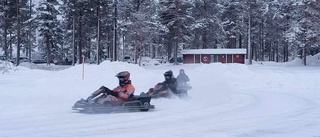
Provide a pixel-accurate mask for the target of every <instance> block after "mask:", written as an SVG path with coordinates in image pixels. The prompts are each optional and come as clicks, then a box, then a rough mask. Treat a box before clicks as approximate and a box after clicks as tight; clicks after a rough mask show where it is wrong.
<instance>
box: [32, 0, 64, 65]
mask: <svg viewBox="0 0 320 137" xmlns="http://www.w3.org/2000/svg"><path fill="white" fill-rule="evenodd" d="M58 5H59V3H58V1H57V0H46V1H43V2H41V3H39V7H38V8H37V12H38V15H37V23H38V27H39V33H40V34H39V36H41V37H42V39H41V41H40V43H39V44H40V45H41V46H40V47H39V48H40V49H41V50H42V51H44V52H45V53H46V58H47V64H50V62H51V61H52V59H53V58H55V57H56V56H59V52H60V51H61V50H60V48H61V45H62V43H61V38H62V34H61V33H62V30H61V29H60V28H59V20H58V15H59V11H58V10H57V9H56V6H58Z"/></svg>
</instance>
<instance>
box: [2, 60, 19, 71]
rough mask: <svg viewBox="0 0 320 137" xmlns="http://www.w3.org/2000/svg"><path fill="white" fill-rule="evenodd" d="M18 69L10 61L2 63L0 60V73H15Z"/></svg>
mask: <svg viewBox="0 0 320 137" xmlns="http://www.w3.org/2000/svg"><path fill="white" fill-rule="evenodd" d="M15 70H16V67H15V66H14V65H13V64H12V63H11V62H8V61H1V60H0V73H1V74H3V73H10V72H11V71H15Z"/></svg>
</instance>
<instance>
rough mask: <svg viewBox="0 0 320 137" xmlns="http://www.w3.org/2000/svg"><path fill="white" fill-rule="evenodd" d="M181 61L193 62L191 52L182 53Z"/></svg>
mask: <svg viewBox="0 0 320 137" xmlns="http://www.w3.org/2000/svg"><path fill="white" fill-rule="evenodd" d="M183 63H185V64H187V63H194V55H193V54H187V55H183Z"/></svg>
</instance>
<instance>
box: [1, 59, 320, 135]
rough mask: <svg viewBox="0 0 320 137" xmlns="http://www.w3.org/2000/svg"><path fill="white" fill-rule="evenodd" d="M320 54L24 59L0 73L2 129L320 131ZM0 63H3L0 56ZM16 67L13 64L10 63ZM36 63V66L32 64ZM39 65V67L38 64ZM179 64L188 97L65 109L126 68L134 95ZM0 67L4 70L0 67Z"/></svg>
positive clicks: (182, 132) (27, 131)
mask: <svg viewBox="0 0 320 137" xmlns="http://www.w3.org/2000/svg"><path fill="white" fill-rule="evenodd" d="M318 60H319V59H318V58H315V59H313V60H312V62H311V63H312V66H307V67H305V66H302V65H300V64H301V61H299V60H295V61H293V62H290V63H273V62H263V63H262V64H261V63H255V64H254V65H251V66H247V65H242V64H220V63H213V64H197V65H178V66H173V65H171V64H165V65H159V66H147V67H139V66H137V65H132V64H127V63H121V62H103V63H102V64H101V65H99V66H97V65H85V75H84V79H82V65H77V66H74V67H70V68H63V69H62V68H60V67H58V66H51V67H52V68H55V69H58V70H57V71H52V70H41V69H29V68H27V67H24V66H19V67H16V68H11V69H7V70H6V71H5V72H4V73H3V72H1V74H0V102H1V103H0V123H1V124H0V136H1V137H82V136H90V137H100V136H101V137H105V136H113V137H144V136H151V137H172V136H179V137H262V136H268V137H269V136H270V137H320V130H319V129H320V107H319V104H320V80H319V78H320V71H319V67H318V66H319V65H317V64H319V61H318ZM0 65H1V64H0ZM10 67H14V66H10ZM33 68H34V67H33ZM40 68H43V67H40ZM181 68H183V69H185V71H186V73H187V74H188V75H189V77H190V79H191V82H190V83H191V85H192V87H193V89H192V90H190V91H189V95H190V98H188V99H179V98H173V99H153V100H152V101H151V104H153V105H155V107H156V109H154V110H150V111H148V112H130V113H109V114H82V113H77V112H75V111H73V110H71V106H72V105H73V104H74V103H75V102H76V101H77V100H78V99H80V98H86V97H87V96H88V95H89V94H91V92H93V91H94V90H96V89H97V88H99V87H100V86H102V85H104V86H107V87H110V88H113V87H115V86H117V84H118V81H117V79H116V77H115V74H116V73H117V72H119V71H123V70H128V71H130V72H131V79H132V82H133V85H134V86H135V87H136V92H135V94H136V95H139V94H140V93H141V92H146V91H147V90H148V89H149V88H150V87H152V86H153V85H154V84H156V83H157V82H160V81H163V79H164V78H163V73H164V72H165V71H167V70H169V69H170V70H173V72H174V73H175V76H177V74H178V72H179V69H181ZM2 73H3V74H2Z"/></svg>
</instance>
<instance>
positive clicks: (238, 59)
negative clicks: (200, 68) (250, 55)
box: [183, 54, 245, 64]
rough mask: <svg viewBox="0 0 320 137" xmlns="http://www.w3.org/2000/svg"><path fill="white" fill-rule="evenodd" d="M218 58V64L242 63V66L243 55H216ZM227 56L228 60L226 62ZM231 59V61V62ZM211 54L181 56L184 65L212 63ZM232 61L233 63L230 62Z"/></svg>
mask: <svg viewBox="0 0 320 137" xmlns="http://www.w3.org/2000/svg"><path fill="white" fill-rule="evenodd" d="M216 56H217V57H218V60H217V61H218V62H221V63H227V61H228V63H242V64H244V59H245V55H244V54H233V55H232V54H228V55H227V54H218V55H216ZM227 56H228V60H226V58H227ZM232 57H233V60H232ZM212 60H213V59H212V58H211V54H202V55H201V56H200V55H199V54H196V55H194V54H184V55H183V62H184V63H185V64H188V63H200V61H201V62H202V63H211V62H212ZM232 61H233V62H232Z"/></svg>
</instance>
